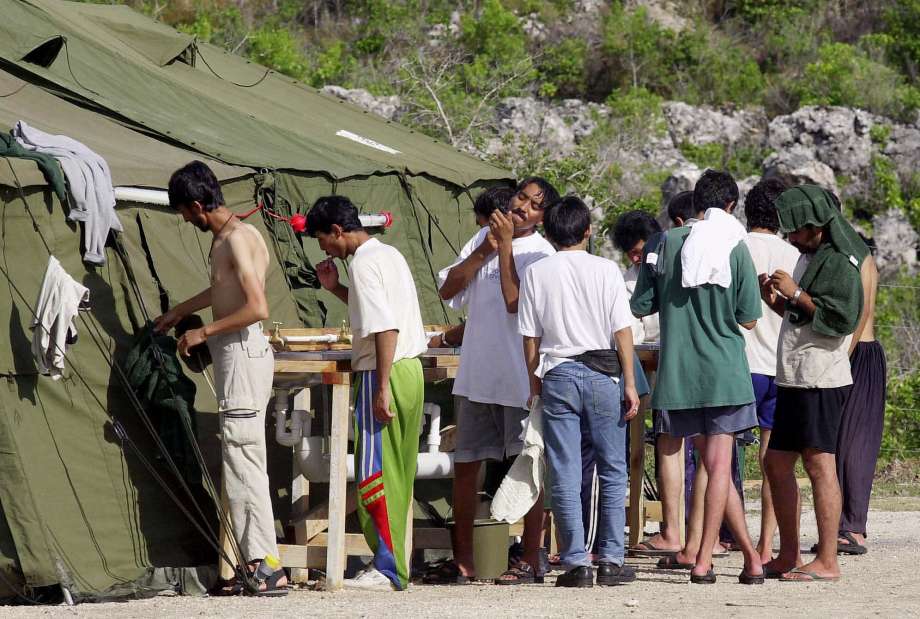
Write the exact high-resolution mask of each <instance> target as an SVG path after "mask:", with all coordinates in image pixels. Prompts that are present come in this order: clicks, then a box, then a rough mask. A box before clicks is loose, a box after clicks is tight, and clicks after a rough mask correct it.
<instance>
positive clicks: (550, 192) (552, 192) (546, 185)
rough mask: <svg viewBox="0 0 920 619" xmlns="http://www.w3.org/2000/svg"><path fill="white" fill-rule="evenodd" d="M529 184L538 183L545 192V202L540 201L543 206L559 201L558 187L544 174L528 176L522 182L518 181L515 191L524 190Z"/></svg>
mask: <svg viewBox="0 0 920 619" xmlns="http://www.w3.org/2000/svg"><path fill="white" fill-rule="evenodd" d="M527 185H536V186H537V187H539V188H540V191H542V192H543V202H541V203H540V206H542V207H543V208H546V207H548V206H550V205H551V204H554V203H556V202H558V201H559V192H558V191H556V188H555V187H553V185H552V183H550V182H549V181H548V180H546V179H545V178H543V177H542V176H528V177H527V178H525V179H524V180H522V181H521V182H520V183H518V185H517V188H516V189H515V192H518V191H522V190H523V189H524V187H526V186H527Z"/></svg>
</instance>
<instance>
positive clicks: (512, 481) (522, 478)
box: [491, 397, 546, 522]
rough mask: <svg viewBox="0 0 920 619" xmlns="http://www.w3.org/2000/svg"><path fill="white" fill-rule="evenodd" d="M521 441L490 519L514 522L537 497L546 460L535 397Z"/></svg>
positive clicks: (539, 406) (540, 408) (540, 406)
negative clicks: (517, 453) (521, 447)
mask: <svg viewBox="0 0 920 619" xmlns="http://www.w3.org/2000/svg"><path fill="white" fill-rule="evenodd" d="M521 438H522V439H523V440H524V449H523V450H522V451H521V454H520V455H519V456H518V457H517V458H515V460H514V464H512V465H511V468H510V469H509V470H508V474H507V475H505V478H504V479H503V480H502V483H501V485H500V486H499V487H498V490H497V491H496V492H495V498H494V499H492V509H491V512H492V518H493V519H494V520H499V521H504V522H517V521H518V520H520V519H521V518H523V517H524V515H525V514H527V512H529V511H530V508H531V507H533V505H534V503H536V502H537V499H539V498H540V491H541V490H542V489H543V475H544V473H545V472H546V460H545V459H544V457H543V402H542V400H541V399H540V398H539V397H538V398H536V399H535V400H534V403H533V405H532V406H531V407H530V416H529V417H527V421H526V422H525V425H524V431H523V432H522V433H521Z"/></svg>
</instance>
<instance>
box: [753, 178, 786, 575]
mask: <svg viewBox="0 0 920 619" xmlns="http://www.w3.org/2000/svg"><path fill="white" fill-rule="evenodd" d="M785 190H786V185H785V184H784V183H783V182H782V181H780V180H779V179H775V178H771V179H766V180H762V181H760V182H759V183H757V184H756V185H754V187H753V188H751V190H750V191H749V192H748V194H747V197H746V198H745V200H744V216H745V218H746V219H747V225H748V230H749V232H748V235H747V238H745V239H744V242H745V243H746V244H747V247H748V249H749V250H750V252H751V259H752V260H753V261H754V268H756V269H757V275H758V276H760V275H762V274H763V275H764V276H767V275H770V274H772V273H774V272H776V271H777V269H779V270H782V271H785V272H786V273H792V271H793V270H794V269H795V265H796V263H797V262H798V260H799V250H797V249H796V248H795V247H793V246H792V245H790V244H789V243H787V242H786V241H784V240H783V239H781V238H780V237H779V235H778V232H779V216H778V215H777V213H776V206H775V205H774V201H775V200H776V199H777V198H778V197H779V196H780V195H781V194H782V193H783V192H784V191H785ZM762 303H763V302H762ZM769 310H770V307H769V306H768V305H767V304H766V303H763V319H762V320H758V321H757V325H755V326H754V328H753V329H751V330H750V331H747V330H744V331H742V332H741V334H742V335H743V336H744V343H745V352H746V353H747V359H748V365H750V366H751V382H752V383H753V385H754V398H755V404H756V405H757V422H758V425H759V426H760V454H759V459H760V471H761V475H762V477H763V484H761V488H760V498H761V510H760V541H759V542H758V543H757V552H758V553H760V560H761V562H762V563H767V562H768V561H770V559H772V558H773V535H774V534H775V533H776V514H774V513H773V497H772V494H771V492H770V482H769V480H768V479H767V475H766V472H765V471H764V468H763V461H764V457H765V456H766V455H767V445H769V444H770V433H771V432H772V430H773V414H774V412H775V411H776V383H775V377H776V346H777V344H778V343H779V329H780V326H782V324H783V318H782V316H780V315H778V314H777V313H776V312H773V311H769Z"/></svg>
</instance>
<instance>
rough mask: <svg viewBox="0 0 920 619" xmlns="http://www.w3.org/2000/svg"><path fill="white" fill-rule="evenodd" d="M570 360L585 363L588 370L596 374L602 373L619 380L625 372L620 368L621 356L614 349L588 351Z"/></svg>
mask: <svg viewBox="0 0 920 619" xmlns="http://www.w3.org/2000/svg"><path fill="white" fill-rule="evenodd" d="M569 358H570V359H571V360H572V361H578V362H580V363H584V364H585V365H586V366H587V367H588V368H590V369H592V370H594V371H595V372H600V373H601V374H604V375H605V376H612V377H616V378H619V376H620V374H621V373H622V372H623V370H622V369H621V367H620V355H619V354H617V351H616V350H614V349H612V348H609V349H606V350H587V351H585V352H583V353H581V354H580V355H575V356H574V357H569Z"/></svg>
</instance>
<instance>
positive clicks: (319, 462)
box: [275, 398, 454, 482]
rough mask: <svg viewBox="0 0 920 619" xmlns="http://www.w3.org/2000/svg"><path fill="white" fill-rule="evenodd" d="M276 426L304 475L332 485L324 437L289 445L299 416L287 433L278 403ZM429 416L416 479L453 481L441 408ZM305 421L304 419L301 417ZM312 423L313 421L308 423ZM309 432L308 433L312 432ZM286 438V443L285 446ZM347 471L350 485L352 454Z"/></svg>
mask: <svg viewBox="0 0 920 619" xmlns="http://www.w3.org/2000/svg"><path fill="white" fill-rule="evenodd" d="M284 402H285V403H286V402H287V399H286V398H285V399H284ZM275 407H276V413H275V414H276V422H280V423H281V424H282V425H281V427H280V428H279V426H276V427H275V438H276V439H277V440H278V442H279V443H281V444H282V445H286V446H288V447H291V446H294V447H295V451H294V457H295V458H296V459H297V465H298V467H299V468H300V471H301V473H303V475H304V477H306V478H307V479H308V480H310V481H314V482H328V481H329V464H330V460H329V455H328V454H324V453H323V437H321V436H303V437H302V438H301V439H300V440H299V442H297V443H295V444H294V445H289V444H288V442H287V441H288V440H290V439H289V438H288V435H293V436H297V434H296V431H295V430H294V426H295V424H296V423H297V422H296V421H295V420H296V419H298V417H296V416H292V418H291V432H290V433H285V432H284V431H283V417H281V418H279V417H278V416H277V415H278V412H277V411H278V405H277V403H276V405H275ZM424 411H425V414H426V415H429V416H430V417H431V426H430V429H429V432H428V439H427V443H428V452H427V453H425V452H421V453H419V455H418V460H417V465H416V474H415V476H416V477H418V478H420V479H443V478H450V477H453V475H454V454H452V453H441V451H440V450H439V448H440V445H441V407H440V406H438V405H437V404H432V403H430V402H426V403H425V409H424ZM292 413H304V411H297V410H295V411H292ZM299 418H300V419H301V420H303V417H302V416H300V417H299ZM307 423H309V419H307ZM303 425H304V424H303V423H301V424H300V431H301V432H304V430H303ZM308 431H309V430H307V432H308ZM279 436H282V437H283V438H284V439H285V440H284V442H282V440H281V438H279ZM345 470H346V477H347V478H348V480H349V481H354V479H355V458H354V454H348V456H347V457H346V458H345Z"/></svg>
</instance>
